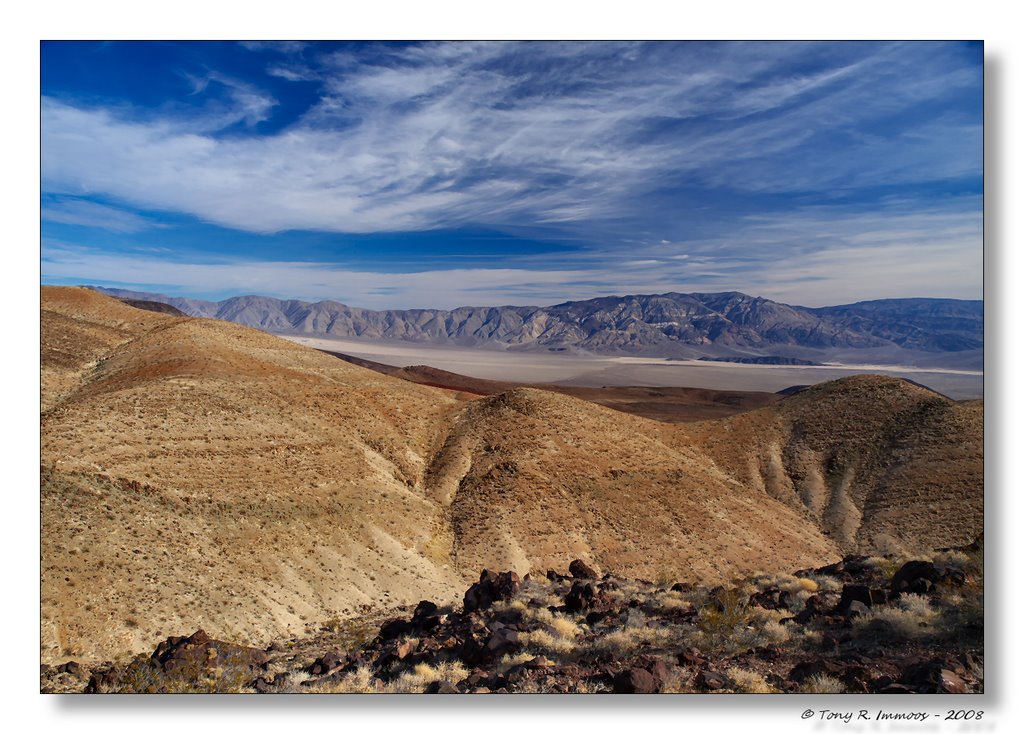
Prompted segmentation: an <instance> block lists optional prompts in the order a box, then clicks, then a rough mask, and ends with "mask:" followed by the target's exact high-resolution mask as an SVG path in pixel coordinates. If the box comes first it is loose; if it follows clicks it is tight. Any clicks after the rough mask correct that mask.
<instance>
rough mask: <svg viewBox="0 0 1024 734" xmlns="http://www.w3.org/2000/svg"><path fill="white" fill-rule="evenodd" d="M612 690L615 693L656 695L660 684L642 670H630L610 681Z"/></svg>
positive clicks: (647, 672)
mask: <svg viewBox="0 0 1024 734" xmlns="http://www.w3.org/2000/svg"><path fill="white" fill-rule="evenodd" d="M612 690H613V691H614V692H615V693H657V692H658V691H660V690H661V683H660V682H659V681H658V680H657V678H655V677H654V675H652V674H651V673H650V672H649V671H647V670H644V669H643V668H630V669H629V670H624V671H622V672H621V673H619V674H618V675H616V676H615V677H614V678H613V679H612Z"/></svg>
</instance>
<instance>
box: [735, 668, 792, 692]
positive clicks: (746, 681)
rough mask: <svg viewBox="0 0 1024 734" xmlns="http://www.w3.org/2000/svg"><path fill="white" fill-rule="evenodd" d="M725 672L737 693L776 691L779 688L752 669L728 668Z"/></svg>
mask: <svg viewBox="0 0 1024 734" xmlns="http://www.w3.org/2000/svg"><path fill="white" fill-rule="evenodd" d="M725 674H726V675H727V676H728V677H729V680H731V681H732V687H733V688H734V689H735V690H736V691H738V692H739V693H778V692H779V690H778V689H777V688H775V687H774V686H772V685H771V684H769V683H768V681H766V680H765V679H764V676H763V675H761V674H760V673H758V672H756V671H754V670H747V669H745V668H729V669H728V670H726V671H725Z"/></svg>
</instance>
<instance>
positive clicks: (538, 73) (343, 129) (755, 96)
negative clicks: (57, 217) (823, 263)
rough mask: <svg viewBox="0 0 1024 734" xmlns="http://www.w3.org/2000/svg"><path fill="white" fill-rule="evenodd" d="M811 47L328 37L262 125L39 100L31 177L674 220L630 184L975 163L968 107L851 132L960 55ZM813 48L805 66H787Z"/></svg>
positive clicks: (764, 183) (601, 218)
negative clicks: (336, 41) (282, 107)
mask: <svg viewBox="0 0 1024 734" xmlns="http://www.w3.org/2000/svg"><path fill="white" fill-rule="evenodd" d="M823 54H824V50H823V47H821V46H819V45H814V44H793V45H792V46H790V47H789V48H788V49H787V53H785V54H780V53H778V47H777V46H773V45H771V44H722V45H717V46H700V47H689V46H687V45H685V44H683V45H679V44H647V45H645V44H632V43H629V44H584V43H566V44H546V43H545V44H515V43H512V44H504V43H501V44H499V43H495V44H479V43H478V44H459V43H450V44H448V43H442V44H427V45H420V46H413V47H403V48H391V47H382V49H381V50H379V52H378V53H376V54H374V55H369V56H366V55H364V56H363V57H361V58H360V59H358V63H357V62H356V60H354V59H353V58H352V55H351V54H349V53H336V54H333V55H325V56H324V57H323V58H320V59H318V61H317V64H318V67H317V68H318V72H317V73H318V74H319V75H320V79H321V82H322V89H323V92H322V95H321V99H320V100H319V101H318V102H317V103H316V104H315V105H314V106H313V107H312V108H311V109H309V110H308V111H306V112H305V113H304V114H303V116H302V117H300V118H298V119H296V120H295V121H294V122H293V124H291V125H290V126H288V127H287V128H286V129H284V130H282V131H281V132H278V133H276V134H274V135H264V136H261V135H249V136H230V137H222V136H217V135H215V134H213V132H215V131H214V130H211V131H209V132H204V131H196V130H195V128H194V126H191V125H188V124H184V123H179V122H177V121H175V120H173V119H170V120H160V119H149V120H146V121H141V120H133V119H127V118H125V117H124V116H123V115H120V114H118V113H117V112H116V111H114V110H111V109H104V108H96V107H83V106H74V105H70V104H67V103H64V102H61V101H58V100H55V99H45V100H44V104H43V177H44V183H45V186H46V187H47V189H48V190H50V191H55V192H71V193H74V192H76V191H81V190H83V189H85V188H87V187H88V188H89V189H90V190H93V191H98V192H101V193H103V194H106V195H108V196H111V197H115V198H116V199H118V200H121V201H124V202H127V203H130V204H133V205H137V206H142V207H148V208H156V209H166V210H170V211H176V212H183V213H187V214H191V215H193V216H196V217H199V218H201V219H203V220H205V221H210V222H214V223H216V224H219V225H222V226H227V227H232V228H238V229H243V230H247V231H253V232H275V231H281V230H288V229H318V230H327V231H339V232H371V231H381V230H389V231H403V230H415V229H430V228H438V227H448V226H460V225H464V224H466V223H474V224H479V225H488V226H500V225H508V224H515V223H523V222H527V223H537V224H539V225H550V224H554V223H560V224H561V225H563V226H564V225H565V223H579V222H597V223H600V222H606V221H612V220H626V221H628V220H629V219H630V218H636V217H638V216H642V217H643V218H644V225H645V226H647V225H650V224H653V225H655V226H662V227H663V228H665V229H666V230H674V231H676V232H678V231H679V230H680V229H681V228H683V227H685V222H681V221H677V220H675V219H673V217H672V216H671V212H664V213H663V214H662V215H661V217H660V219H661V221H660V222H659V221H654V222H652V221H651V212H650V211H645V210H644V209H643V207H642V205H638V201H641V202H642V200H643V198H644V196H645V195H646V194H648V193H650V192H652V191H657V190H659V189H665V188H668V189H671V188H672V187H674V186H679V185H695V186H714V187H720V188H726V189H732V190H737V191H741V192H742V191H754V192H760V193H764V192H793V191H804V192H818V191H820V190H822V189H827V188H830V187H844V188H850V187H856V186H864V185H869V184H875V183H877V182H879V181H884V182H886V183H889V184H900V183H914V182H923V181H924V182H926V181H930V180H937V179H944V178H948V177H950V176H961V175H970V174H972V173H977V171H978V169H979V166H980V135H981V130H980V125H979V124H978V121H977V119H961V118H960V117H957V116H955V115H945V116H943V115H939V116H937V117H934V118H930V121H929V122H928V124H927V125H923V126H922V125H918V124H917V122H915V123H914V124H913V125H906V126H905V128H906V129H897V130H895V131H890V132H892V133H893V134H887V135H879V134H872V133H871V132H865V130H869V131H870V130H871V129H872V126H873V125H874V124H876V123H879V124H881V123H885V120H886V119H887V118H889V117H891V116H893V115H894V114H898V113H900V112H901V111H906V110H908V109H910V108H912V107H914V105H917V104H920V103H921V101H922V99H925V100H927V99H928V98H929V94H931V95H933V96H934V95H938V94H939V93H940V92H942V93H943V94H948V93H949V92H950V90H951V89H953V90H955V89H956V88H958V87H964V86H965V85H968V84H969V83H970V81H971V74H972V73H973V70H972V69H969V68H968V69H964V68H961V66H958V65H957V64H955V63H953V64H950V63H949V62H948V61H946V60H945V59H943V58H942V56H941V55H938V54H936V52H935V49H934V48H932V47H931V46H929V45H928V44H905V45H899V44H889V45H881V46H879V45H869V46H858V45H856V44H850V45H849V46H846V45H843V44H840V45H839V48H838V52H837V51H835V50H832V52H831V55H829V56H828V58H827V59H825V60H823V59H822V55H823ZM812 62H815V63H816V64H817V66H818V67H824V68H819V69H818V70H817V71H815V72H813V73H797V72H796V71H795V69H798V68H800V67H801V66H805V65H808V64H810V63H812ZM284 68H285V67H281V68H280V69H279V71H281V72H282V75H284V76H288V74H290V73H291V72H287V71H283V70H284ZM302 73H304V74H306V75H307V76H308V75H309V74H311V72H309V71H308V70H306V71H304V72H302ZM298 74H299V72H295V75H296V76H297V75H298ZM207 83H222V84H230V82H229V81H228V80H227V79H226V77H223V76H218V75H216V74H210V75H209V77H208V80H207ZM943 90H944V91H943ZM229 98H230V99H232V100H233V111H232V112H231V113H230V114H229V113H228V112H226V111H224V112H222V113H221V114H219V115H215V116H212V118H211V119H215V120H216V124H217V125H219V126H223V125H224V123H225V122H228V123H229V121H231V120H235V121H244V122H245V123H246V124H250V125H251V124H254V123H255V122H258V121H259V120H260V119H263V118H264V117H265V116H266V115H267V114H268V111H269V110H270V108H271V107H272V106H273V100H272V99H271V98H270V97H268V96H267V95H265V94H262V93H259V92H258V91H257V90H255V89H254V88H252V87H251V85H248V84H242V83H237V84H234V86H231V95H230V96H229ZM885 124H889V123H885ZM897 127H899V126H897ZM101 163H103V164H105V165H101ZM101 169H102V170H101Z"/></svg>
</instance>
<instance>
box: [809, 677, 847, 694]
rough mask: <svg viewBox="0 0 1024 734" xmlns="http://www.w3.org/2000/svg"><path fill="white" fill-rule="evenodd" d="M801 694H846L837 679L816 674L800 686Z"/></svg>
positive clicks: (844, 688) (841, 683)
mask: <svg viewBox="0 0 1024 734" xmlns="http://www.w3.org/2000/svg"><path fill="white" fill-rule="evenodd" d="M800 692H801V693H846V686H844V685H843V682H842V681H841V680H839V679H838V678H836V677H834V676H831V675H825V674H818V675H812V676H810V677H809V678H807V679H806V680H804V682H803V683H801V684H800Z"/></svg>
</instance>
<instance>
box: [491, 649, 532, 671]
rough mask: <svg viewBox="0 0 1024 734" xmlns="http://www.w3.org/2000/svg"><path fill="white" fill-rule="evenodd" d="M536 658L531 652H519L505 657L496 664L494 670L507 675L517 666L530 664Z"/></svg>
mask: <svg viewBox="0 0 1024 734" xmlns="http://www.w3.org/2000/svg"><path fill="white" fill-rule="evenodd" d="M534 657H536V656H535V655H534V654H533V653H531V652H526V651H523V652H517V653H515V654H510V655H505V656H503V657H502V658H501V660H499V661H498V662H497V663H495V664H494V670H495V671H496V672H498V673H507V672H508V671H509V669H510V668H514V667H515V666H517V665H522V664H523V663H525V662H529V661H530V660H533V659H534Z"/></svg>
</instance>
